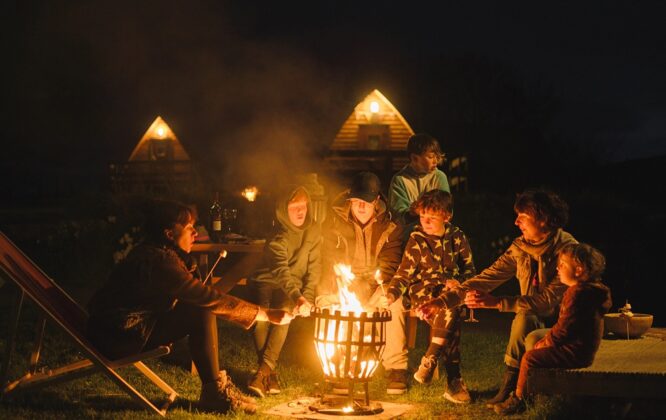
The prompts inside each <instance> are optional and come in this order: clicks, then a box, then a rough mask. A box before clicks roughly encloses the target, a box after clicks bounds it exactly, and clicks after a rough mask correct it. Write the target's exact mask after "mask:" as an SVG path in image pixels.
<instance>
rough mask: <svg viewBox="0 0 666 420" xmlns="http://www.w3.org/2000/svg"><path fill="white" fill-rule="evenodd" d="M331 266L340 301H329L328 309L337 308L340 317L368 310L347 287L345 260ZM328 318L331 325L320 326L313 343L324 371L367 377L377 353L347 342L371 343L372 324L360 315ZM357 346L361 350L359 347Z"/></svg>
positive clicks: (337, 375) (351, 275)
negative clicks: (343, 318) (350, 319)
mask: <svg viewBox="0 0 666 420" xmlns="http://www.w3.org/2000/svg"><path fill="white" fill-rule="evenodd" d="M334 270H335V274H336V281H337V284H338V297H339V300H340V304H339V305H331V308H330V309H331V311H332V312H334V311H340V312H341V313H342V316H343V317H352V316H353V317H357V318H358V317H360V316H361V314H363V313H364V312H370V311H367V310H366V309H365V308H364V307H363V305H362V304H361V302H360V301H359V299H358V298H357V297H356V295H355V294H354V293H353V292H351V291H350V290H349V286H350V285H351V283H352V281H353V280H354V278H355V276H354V273H353V272H352V271H351V267H350V266H348V265H345V264H336V265H335V266H334ZM331 322H332V323H333V325H331V326H330V327H329V328H327V329H325V330H321V331H320V334H319V336H318V337H317V338H318V340H316V343H315V345H316V349H317V354H318V355H319V360H320V362H321V365H322V369H323V370H324V374H326V376H332V377H335V378H369V377H370V376H372V374H373V373H374V371H375V370H376V368H377V366H378V361H379V355H378V354H372V353H375V352H372V351H368V350H370V348H367V347H363V346H358V345H356V346H351V345H348V343H350V342H357V343H358V342H359V341H361V342H363V343H372V342H373V334H374V333H375V331H374V330H373V328H372V325H371V324H370V323H364V324H362V323H361V321H360V319H359V320H358V321H356V320H353V321H349V318H347V319H345V320H342V321H337V320H332V321H331ZM350 325H351V328H350V327H349V326H350ZM362 325H363V326H362ZM350 340H351V341H350ZM359 349H362V350H361V351H359ZM359 353H368V354H359ZM345 358H349V360H345ZM345 366H346V368H345ZM357 368H358V371H357Z"/></svg>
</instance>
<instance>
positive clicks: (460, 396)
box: [444, 378, 472, 404]
mask: <svg viewBox="0 0 666 420" xmlns="http://www.w3.org/2000/svg"><path fill="white" fill-rule="evenodd" d="M444 398H446V399H447V400H449V401H451V402H452V403H454V404H469V403H470V402H471V401H472V397H470V395H469V391H467V385H465V381H463V378H454V379H452V380H450V381H449V382H448V384H447V386H446V392H444Z"/></svg>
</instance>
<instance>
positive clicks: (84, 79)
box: [0, 0, 666, 192]
mask: <svg viewBox="0 0 666 420" xmlns="http://www.w3.org/2000/svg"><path fill="white" fill-rule="evenodd" d="M13 3H14V4H12V5H11V6H5V7H4V9H6V10H7V11H8V13H6V14H5V13H3V14H4V15H5V24H4V26H5V30H6V31H5V32H6V33H7V34H9V37H3V38H4V41H3V48H5V49H6V50H7V52H6V53H5V54H4V56H5V58H6V59H5V60H4V64H3V67H4V69H3V72H8V74H7V76H6V77H5V78H4V80H5V88H4V89H3V90H4V91H5V94H4V95H3V99H4V100H5V101H6V103H5V106H4V107H3V108H4V109H5V112H4V113H3V118H2V124H1V126H2V142H3V144H5V145H8V146H9V145H10V146H11V147H9V148H7V147H5V151H4V152H3V153H2V154H0V168H2V175H3V180H2V181H1V182H3V183H7V182H10V180H8V179H7V175H8V174H9V175H10V176H11V175H16V174H20V175H21V176H20V177H19V178H20V179H29V180H30V181H29V182H36V183H37V184H45V183H47V184H48V182H50V181H52V180H53V179H54V178H53V175H52V174H53V173H54V172H55V173H57V174H58V175H57V176H56V177H55V179H57V182H58V183H60V184H69V185H70V187H69V188H70V190H71V191H72V192H76V189H77V188H81V189H87V188H96V186H97V185H99V183H98V181H99V180H101V179H103V178H104V177H105V174H106V168H107V165H108V163H110V162H117V161H124V160H126V159H127V157H129V154H130V153H131V151H132V149H133V147H134V146H135V144H136V143H137V141H138V140H139V138H140V137H141V135H142V134H143V133H144V131H145V130H146V129H147V127H148V126H149V124H150V123H151V122H152V121H153V119H154V118H155V116H157V115H161V116H162V117H163V118H164V119H165V120H166V121H167V123H169V125H170V126H171V127H172V129H173V130H174V131H175V133H176V134H177V136H178V137H179V139H180V140H181V142H182V143H183V144H184V146H185V148H186V149H187V150H188V151H189V152H190V154H191V155H192V156H193V157H194V158H195V159H196V160H198V161H200V162H202V164H204V165H206V166H207V167H209V168H213V171H215V172H216V174H217V175H218V176H219V177H220V178H229V177H232V176H233V177H235V176H238V175H239V176H241V177H249V178H251V177H256V178H257V179H259V180H260V179H262V178H267V177H270V176H271V175H272V174H273V173H274V171H276V170H280V169H285V168H294V167H297V168H302V169H304V170H308V169H311V168H310V166H311V162H312V160H311V159H310V157H311V156H315V155H317V154H318V153H321V151H322V150H325V149H326V147H327V146H328V144H329V143H330V141H331V140H332V138H333V137H334V135H335V133H336V131H337V129H338V128H339V126H340V125H341V124H342V122H343V121H344V120H345V118H346V117H347V116H348V115H349V113H350V112H351V110H352V109H353V107H354V105H355V104H356V103H357V102H358V101H359V100H361V99H362V98H363V97H364V96H365V95H366V94H367V93H369V92H370V90H372V89H373V88H379V89H380V90H381V91H382V92H383V93H384V94H385V95H386V96H387V97H388V98H389V100H391V101H392V102H393V103H394V104H395V105H396V106H397V108H398V109H399V110H400V111H401V113H402V114H403V115H404V116H405V118H406V119H407V120H408V121H409V122H410V124H411V125H412V127H413V128H414V129H415V130H416V131H426V132H430V133H432V134H434V135H435V136H437V137H438V138H439V139H440V140H441V142H442V145H443V148H444V149H445V151H447V152H451V153H452V154H464V153H472V154H473V153H474V152H473V151H470V150H469V149H473V150H477V151H478V149H479V148H483V147H485V145H484V144H483V142H482V141H477V142H476V143H474V142H473V141H467V140H465V141H463V140H462V137H461V136H459V135H458V134H456V133H459V132H460V130H458V131H455V130H454V129H453V128H452V127H457V126H461V125H462V123H461V121H462V122H464V121H471V124H475V122H476V121H491V123H489V125H488V126H489V127H491V128H490V129H489V131H490V132H493V131H494V130H493V129H492V127H497V126H500V125H501V124H503V121H509V125H510V124H516V121H520V120H521V119H522V118H525V119H528V120H535V121H539V122H538V123H537V124H536V125H535V127H536V131H538V133H539V135H538V136H535V140H534V144H533V145H532V146H533V147H535V148H536V149H540V148H541V145H540V144H539V142H541V141H543V142H545V141H546V140H548V139H550V140H552V139H555V144H556V145H561V147H560V146H556V147H559V148H561V149H565V151H566V150H567V149H568V148H571V147H573V148H575V150H576V153H583V154H584V153H588V152H591V153H593V154H594V155H595V158H596V159H597V160H598V161H599V162H601V163H604V162H618V161H624V160H629V159H637V158H643V157H650V156H663V155H665V154H666V141H665V139H666V96H665V95H664V93H665V92H666V81H665V80H666V78H665V77H664V74H666V49H665V47H664V38H665V37H664V30H663V17H664V16H665V15H666V14H665V13H664V12H665V11H666V7H665V6H664V3H663V2H660V1H641V2H619V1H617V2H616V1H606V2H594V3H586V4H581V2H567V3H566V4H562V3H561V2H557V3H547V4H545V3H542V2H492V1H474V2H462V4H460V3H461V2H456V3H452V4H445V3H444V2H437V3H434V2H423V3H421V2H410V3H409V7H407V6H405V5H406V4H407V3H404V2H401V3H391V2H383V3H376V2H354V3H346V2H309V3H301V2H266V4H262V5H261V6H259V5H256V4H255V2H226V1H187V2H185V1H183V2H168V1H166V2H165V1H139V2H119V1H93V2H91V1H82V0H75V1H34V2H13ZM515 92H518V93H516V94H515V95H514V93H515ZM514 96H515V97H518V99H515V98H514ZM506 101H508V102H510V103H511V106H507V105H506ZM479 104H481V105H479ZM515 104H520V105H515ZM514 105H515V106H514ZM479 107H480V108H482V111H479V113H478V114H476V113H475V112H476V111H472V110H476V109H477V108H479ZM484 107H485V108H484ZM505 108H511V109H514V108H516V109H518V111H513V114H511V113H508V114H507V115H508V116H507V115H505V114H504V113H503V112H504V111H503V110H504V109H505ZM541 108H543V109H546V110H547V111H544V112H543V115H542V114H538V113H537V112H536V111H534V109H541ZM498 121H499V122H498ZM493 124H494V125H493ZM509 137H510V135H509ZM491 141H493V140H492V139H488V142H491ZM503 141H505V140H503ZM532 146H530V147H532ZM516 147H521V146H520V144H519V143H517V146H516ZM504 149H505V150H507V153H514V152H513V151H511V150H510V149H511V147H510V145H509V146H508V147H505V148H504ZM564 156H566V152H565V154H564ZM269 162H270V164H269ZM257 163H261V164H262V165H260V166H261V168H257V166H258V165H257ZM11 182H17V181H16V179H13V180H11Z"/></svg>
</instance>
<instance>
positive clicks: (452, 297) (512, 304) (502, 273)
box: [440, 229, 577, 316]
mask: <svg viewBox="0 0 666 420" xmlns="http://www.w3.org/2000/svg"><path fill="white" fill-rule="evenodd" d="M571 243H577V241H576V239H574V237H573V236H571V234H569V233H567V232H565V231H563V230H562V229H558V230H557V231H555V232H554V233H553V234H552V235H551V236H550V237H549V238H548V239H547V241H546V243H545V244H543V245H541V246H539V247H535V246H533V245H531V244H529V243H528V242H527V241H525V239H523V237H522V236H521V237H519V238H516V239H515V240H514V241H513V243H512V244H511V245H510V246H509V248H508V249H507V250H506V252H504V254H503V255H502V256H500V257H499V258H498V259H497V260H496V261H495V262H494V263H493V264H492V265H491V266H490V267H488V268H486V269H485V270H483V271H482V272H481V273H480V274H479V275H477V276H475V277H472V278H471V279H469V280H467V281H465V282H464V283H463V284H462V285H461V286H460V287H459V288H458V289H456V290H455V291H450V292H447V293H445V294H444V295H442V296H441V297H440V298H441V299H442V300H443V301H444V303H445V305H446V307H454V306H458V305H460V304H462V301H463V300H464V299H465V293H467V291H469V290H480V291H484V292H491V291H493V290H495V289H496V288H498V287H499V286H501V285H502V284H504V283H506V282H507V281H509V280H511V279H512V278H516V279H518V283H519V285H520V296H501V297H500V304H501V308H500V311H501V312H522V311H526V312H529V313H532V314H536V315H540V316H548V315H551V314H552V313H553V311H554V310H555V308H556V307H557V305H559V303H560V301H561V300H562V296H563V295H564V292H565V291H566V290H567V286H566V285H564V284H563V283H562V282H560V278H559V276H558V274H557V255H558V253H559V251H560V250H561V249H562V247H564V246H565V245H567V244H571ZM532 260H535V261H536V265H537V267H538V270H537V272H536V273H533V271H532V270H533V269H532ZM535 274H536V277H535Z"/></svg>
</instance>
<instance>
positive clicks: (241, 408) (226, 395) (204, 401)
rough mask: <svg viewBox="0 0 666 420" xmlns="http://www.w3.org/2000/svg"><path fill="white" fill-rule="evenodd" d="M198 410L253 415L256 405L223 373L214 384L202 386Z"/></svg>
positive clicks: (252, 399)
mask: <svg viewBox="0 0 666 420" xmlns="http://www.w3.org/2000/svg"><path fill="white" fill-rule="evenodd" d="M199 410H201V411H206V412H211V411H214V412H217V413H221V414H226V413H228V412H230V411H234V412H243V413H246V414H254V413H256V412H257V404H256V401H255V400H254V398H251V397H249V396H247V395H243V393H242V392H240V391H239V390H238V388H236V386H235V385H234V384H233V383H232V382H231V378H229V377H227V375H226V372H225V371H221V372H220V376H219V377H218V379H217V380H216V381H215V382H209V383H207V384H203V386H202V387H201V396H200V397H199Z"/></svg>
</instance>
